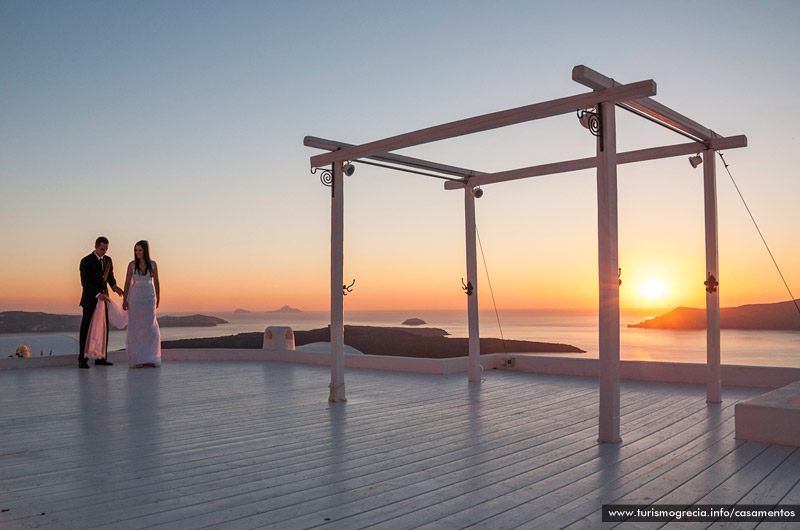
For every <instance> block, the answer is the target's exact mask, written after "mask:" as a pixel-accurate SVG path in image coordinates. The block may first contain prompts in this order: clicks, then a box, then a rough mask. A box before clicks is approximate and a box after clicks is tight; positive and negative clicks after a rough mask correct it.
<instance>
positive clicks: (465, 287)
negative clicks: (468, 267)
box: [461, 278, 473, 296]
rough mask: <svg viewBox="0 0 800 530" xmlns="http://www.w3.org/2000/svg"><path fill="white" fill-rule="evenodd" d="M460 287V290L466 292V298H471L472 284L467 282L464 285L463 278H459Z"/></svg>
mask: <svg viewBox="0 0 800 530" xmlns="http://www.w3.org/2000/svg"><path fill="white" fill-rule="evenodd" d="M461 285H462V287H461V290H463V291H464V292H466V293H467V296H472V291H473V287H472V282H469V281H468V282H467V283H466V284H464V278H461Z"/></svg>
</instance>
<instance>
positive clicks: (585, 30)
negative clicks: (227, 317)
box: [0, 0, 800, 313]
mask: <svg viewBox="0 0 800 530" xmlns="http://www.w3.org/2000/svg"><path fill="white" fill-rule="evenodd" d="M798 27H800V2H796V1H793V0H786V1H770V0H767V1H761V2H730V1H708V2H694V1H673V2H669V3H665V2H655V1H653V2H648V1H606V2H602V3H598V2H596V1H585V2H583V1H569V2H544V1H540V2H537V1H530V0H527V1H502V0H498V1H492V2H474V1H433V2H431V1H404V2H381V1H377V2H367V1H358V2H356V1H347V0H340V1H337V2H312V1H297V2H289V1H284V2H278V1H274V2H270V1H242V0H237V1H233V2H221V1H191V2H190V1H168V2H164V1H137V2H122V1H70V2H59V1H28V0H2V2H0V182H2V206H3V207H2V209H0V224H1V225H2V229H1V231H0V246H1V247H2V249H3V259H2V266H1V267H2V268H1V269H0V271H2V272H1V273H0V311H6V310H28V311H47V312H65V313H77V312H78V311H79V308H78V301H79V298H80V281H79V275H78V262H79V261H80V259H81V258H82V257H83V256H85V255H86V254H88V253H89V252H91V251H92V249H93V243H94V240H95V238H96V237H97V236H98V235H105V236H107V237H108V238H109V239H110V241H111V244H110V248H109V252H108V255H109V256H111V257H112V258H113V259H114V263H115V265H116V270H117V276H118V278H117V279H118V281H119V282H120V283H122V282H123V281H124V265H125V264H126V263H127V262H128V261H129V260H130V259H132V256H133V245H134V243H135V242H136V241H137V240H139V239H147V240H149V241H150V243H151V248H152V256H153V258H154V259H155V260H156V261H157V262H158V264H159V269H160V271H161V282H162V306H161V310H162V311H176V312H177V311H202V310H207V311H211V310H215V311H231V310H233V309H235V308H238V307H242V308H247V309H251V310H267V309H277V308H279V307H281V306H283V305H291V306H293V307H298V308H300V309H303V310H326V309H328V308H329V296H330V295H329V290H328V289H329V287H328V286H329V279H328V278H329V276H328V275H329V265H330V257H329V256H330V254H329V252H330V250H329V249H330V190H329V188H326V187H324V186H323V185H322V184H321V183H320V181H319V177H318V175H312V174H311V173H310V171H309V157H310V156H312V155H315V154H318V153H319V152H320V151H318V150H315V149H311V148H307V147H304V146H303V137H304V136H306V135H313V136H320V137H323V138H329V139H333V140H340V141H343V142H349V143H356V144H358V143H365V142H368V141H372V140H377V139H380V138H384V137H388V136H393V135H396V134H400V133H403V132H408V131H412V130H417V129H421V128H424V127H428V126H431V125H437V124H440V123H444V122H448V121H453V120H457V119H461V118H467V117H471V116H476V115H480V114H485V113H488V112H493V111H498V110H504V109H508V108H513V107H518V106H522V105H527V104H531V103H536V102H540V101H546V100H550V99H555V98H560V97H564V96H570V95H574V94H579V93H583V92H586V91H588V89H586V88H585V87H583V86H582V85H579V84H577V83H575V82H573V81H572V80H571V71H572V68H573V67H574V66H575V65H578V64H585V65H587V66H589V67H591V68H593V69H595V70H598V71H600V72H602V73H604V74H606V75H608V76H611V77H614V78H615V79H616V80H618V81H620V82H623V83H628V82H634V81H641V80H644V79H654V80H655V81H656V83H657V84H658V95H657V96H655V97H654V99H656V100H657V101H659V102H661V103H663V104H665V105H667V106H669V107H671V108H673V109H675V110H676V111H678V112H681V113H683V114H685V115H687V116H689V117H691V118H692V119H694V120H696V121H697V122H699V123H701V124H703V125H705V126H706V127H709V128H711V129H713V130H715V131H717V132H718V133H720V134H722V135H724V136H732V135H738V134H745V135H747V137H748V140H749V147H747V148H744V149H735V150H730V151H727V152H725V153H724V154H725V158H726V160H727V162H728V163H729V164H730V169H731V172H732V173H733V176H734V178H735V179H736V181H737V183H738V185H739V187H740V189H741V191H742V193H743V194H744V197H745V198H746V200H747V201H748V203H749V206H750V208H751V210H752V212H753V215H754V216H755V218H756V220H757V221H758V223H759V225H760V227H761V230H762V232H763V233H764V236H765V237H766V239H767V242H768V243H769V244H770V246H771V248H772V251H773V253H774V255H775V258H776V259H777V261H778V263H779V264H780V266H781V267H782V270H783V273H784V275H785V277H786V280H787V281H788V282H789V285H790V286H791V287H792V288H793V290H794V294H795V296H800V235H798V234H799V232H798V226H800V207H799V205H798V202H799V201H798V199H799V198H800V178H799V177H800V174H799V173H800V171H799V170H798V168H799V167H800V142H799V141H798V134H799V131H800V106H798V105H797V104H796V95H797V92H798V87H800V53H798V52H799V51H800V32H798V31H797V28H798ZM617 123H618V150H619V151H627V150H631V149H638V148H644V147H651V146H657V145H666V144H675V143H683V142H684V141H685V140H684V139H683V138H682V137H680V136H678V135H676V134H674V133H671V132H669V131H666V130H664V129H661V128H659V127H658V126H656V125H654V124H652V123H648V122H645V121H643V120H642V119H641V118H637V117H635V116H632V115H630V114H628V113H626V112H625V111H622V110H618V114H617ZM594 145H595V143H594V137H592V136H591V135H590V134H588V133H587V132H586V130H585V129H583V128H581V127H580V125H579V123H578V121H577V119H576V118H575V116H574V115H566V116H561V117H556V118H550V119H546V120H540V121H537V122H532V123H528V124H524V125H519V126H514V127H509V128H506V129H503V130H498V131H493V132H487V133H482V134H477V135H472V136H469V137H464V138H459V139H453V140H447V141H443V142H437V143H434V144H430V145H426V146H423V147H419V148H412V149H408V150H405V151H403V153H404V154H408V155H411V156H418V157H422V158H427V159H430V160H435V161H438V162H442V163H450V164H454V165H458V166H462V167H469V168H473V169H476V170H479V171H499V170H505V169H514V168H517V167H524V166H530V165H535V164H540V163H547V162H557V161H561V160H568V159H572V158H581V157H587V156H592V155H593V154H594ZM702 175H703V174H702V168H697V169H692V168H691V166H690V165H689V163H688V161H687V157H677V158H674V159H668V160H662V161H657V162H646V163H639V164H632V165H626V166H620V168H619V228H620V265H621V267H622V279H623V284H622V287H621V303H622V305H623V306H624V307H627V308H648V307H653V308H671V307H675V306H679V305H685V306H693V307H703V305H704V303H705V302H704V297H705V291H704V286H703V280H704V279H705V254H704V218H703V184H702V178H703V177H702ZM717 177H718V188H719V192H718V193H719V195H718V197H719V221H720V260H721V261H720V263H721V272H720V283H721V285H720V293H721V301H722V305H723V306H733V305H741V304H745V303H762V302H778V301H783V300H787V299H788V296H789V295H788V294H787V292H786V290H785V288H784V286H783V283H782V282H781V280H780V277H779V276H778V273H777V272H776V271H775V268H774V266H773V264H772V261H771V260H770V257H769V255H768V254H767V251H766V250H765V249H764V246H763V245H762V243H761V240H760V238H759V236H758V233H757V231H756V229H755V228H754V226H753V224H752V223H751V221H750V218H749V216H748V214H747V211H746V210H745V208H744V206H743V205H742V203H741V201H740V199H739V197H738V195H737V193H736V190H735V189H734V187H733V184H732V183H731V181H730V180H729V178H728V175H727V173H726V172H725V170H724V168H723V166H722V164H721V163H719V159H718V165H717ZM484 191H485V194H484V196H483V198H481V199H480V200H479V201H477V203H476V208H477V224H478V230H479V234H480V238H481V241H482V243H483V250H484V253H485V257H486V265H487V266H488V269H489V274H490V277H491V282H492V286H493V287H494V292H495V298H496V300H497V304H498V307H500V308H501V309H522V308H592V307H595V306H596V305H597V202H596V201H597V199H596V185H595V172H594V171H593V170H591V171H581V172H575V173H568V174H562V175H554V176H547V177H539V178H534V179H528V180H525V181H516V182H510V183H502V184H494V185H490V186H486V187H485V188H484ZM463 204H464V201H463V192H461V191H445V190H444V187H443V182H442V181H441V180H438V179H430V178H426V177H422V176H417V175H411V174H406V173H398V172H392V171H388V170H384V169H380V168H373V167H368V166H363V165H360V166H357V170H356V173H355V175H353V176H352V177H349V178H347V180H346V183H345V208H346V214H345V266H344V271H345V272H344V274H345V278H346V279H347V280H348V283H349V282H350V281H351V280H352V279H355V280H356V285H355V289H354V291H353V293H351V294H350V295H348V296H347V298H346V299H345V310H363V309H417V308H419V309H429V308H436V309H459V308H465V307H466V300H465V298H466V297H465V296H464V294H463V293H462V291H461V278H462V277H464V276H465V257H464V212H463ZM478 267H479V270H480V273H481V276H480V281H481V282H482V283H480V284H479V286H480V288H481V291H480V302H481V306H482V307H484V308H489V307H491V298H490V296H489V292H488V290H487V289H486V288H485V287H486V281H485V275H484V264H483V261H482V260H481V259H480V254H479V263H478Z"/></svg>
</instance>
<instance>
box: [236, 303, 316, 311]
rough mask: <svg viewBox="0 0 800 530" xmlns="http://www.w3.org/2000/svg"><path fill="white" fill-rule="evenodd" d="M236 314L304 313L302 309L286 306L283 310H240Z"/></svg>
mask: <svg viewBox="0 0 800 530" xmlns="http://www.w3.org/2000/svg"><path fill="white" fill-rule="evenodd" d="M234 313H302V311H301V310H300V309H297V308H294V307H290V306H288V305H285V306H283V307H282V308H280V309H275V310H273V311H250V310H249V309H241V308H238V309H236V310H235V311H234Z"/></svg>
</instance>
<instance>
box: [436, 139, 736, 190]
mask: <svg viewBox="0 0 800 530" xmlns="http://www.w3.org/2000/svg"><path fill="white" fill-rule="evenodd" d="M710 144H711V149H714V150H720V149H734V148H737V147H746V146H747V137H746V136H743V135H740V136H729V137H726V138H722V137H720V138H715V139H714V140H711V142H710ZM705 150H706V146H705V145H704V144H701V143H700V142H689V143H685V144H676V145H667V146H663V147H650V148H647V149H638V150H636V151H626V152H624V153H619V154H617V164H631V163H634V162H644V161H647V160H658V159H661V158H671V157H673V156H681V155H691V154H694V153H698V152H701V151H705ZM595 167H597V157H594V156H593V157H589V158H578V159H575V160H567V161H565V162H554V163H551V164H542V165H539V166H530V167H523V168H520V169H511V170H509V171H499V172H497V173H485V174H483V175H477V176H475V177H471V178H470V179H469V185H470V186H483V185H485V184H494V183H496V182H508V181H510V180H519V179H524V178H529V177H541V176H545V175H554V174H557V173H569V172H570V171H580V170H582V169H592V168H595ZM465 185H466V184H465V183H464V182H458V181H450V182H445V183H444V188H445V189H446V190H456V189H461V188H463V187H464V186H465Z"/></svg>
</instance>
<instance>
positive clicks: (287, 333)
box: [262, 326, 294, 350]
mask: <svg viewBox="0 0 800 530" xmlns="http://www.w3.org/2000/svg"><path fill="white" fill-rule="evenodd" d="M262 349H264V350H294V331H292V328H290V327H289V326H269V327H268V328H267V329H265V330H264V345H263V346H262Z"/></svg>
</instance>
